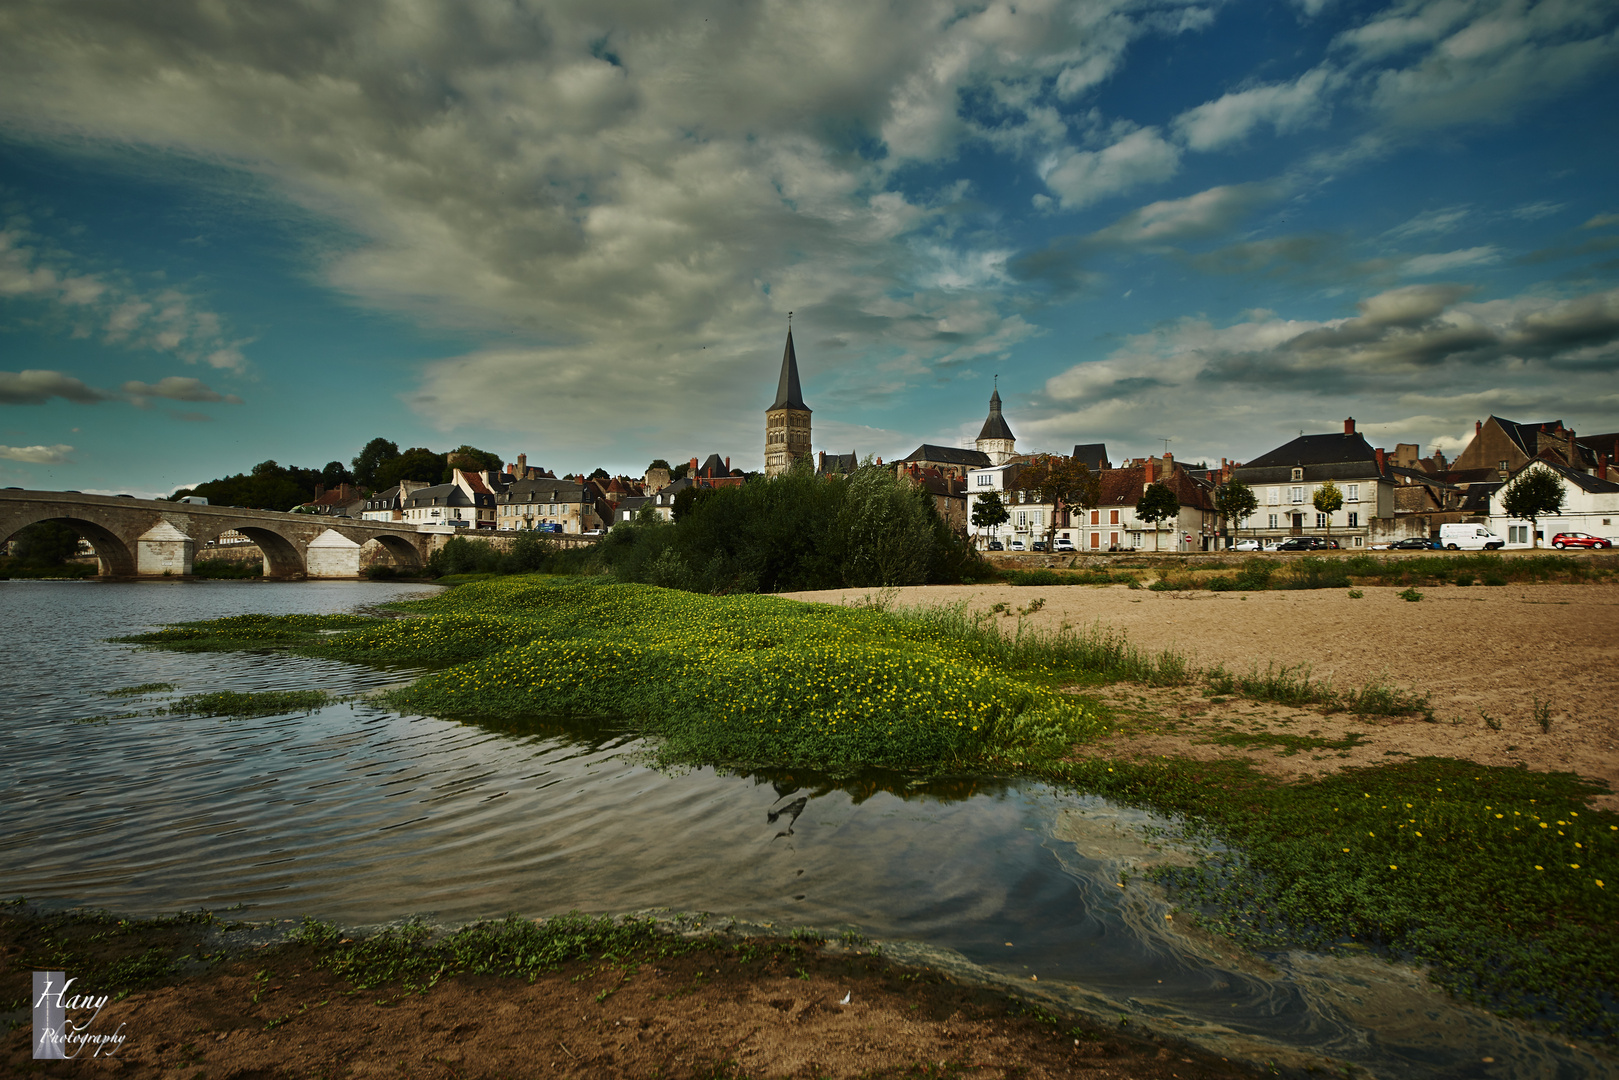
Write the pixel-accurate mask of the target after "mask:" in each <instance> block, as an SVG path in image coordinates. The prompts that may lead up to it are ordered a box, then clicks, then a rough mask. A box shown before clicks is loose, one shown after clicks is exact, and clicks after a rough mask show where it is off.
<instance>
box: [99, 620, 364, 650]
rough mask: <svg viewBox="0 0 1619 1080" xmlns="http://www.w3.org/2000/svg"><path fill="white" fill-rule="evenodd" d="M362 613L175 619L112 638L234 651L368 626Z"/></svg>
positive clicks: (281, 645)
mask: <svg viewBox="0 0 1619 1080" xmlns="http://www.w3.org/2000/svg"><path fill="white" fill-rule="evenodd" d="M378 621H379V620H377V619H374V618H368V617H367V616H364V615H233V616H231V617H230V618H226V619H209V620H207V621H206V622H196V623H178V624H176V625H173V626H165V627H164V628H163V629H161V630H154V631H152V632H151V633H146V634H134V635H131V636H129V637H119V638H113V639H112V640H113V641H120V642H124V643H126V644H131V645H157V646H161V647H163V648H165V649H172V650H174V651H176V652H235V651H239V650H247V649H285V648H290V647H291V646H294V645H301V644H306V643H308V642H312V641H318V640H319V639H320V638H321V636H322V633H323V632H326V631H332V630H351V629H353V628H354V627H357V626H370V625H372V624H373V623H376V622H378Z"/></svg>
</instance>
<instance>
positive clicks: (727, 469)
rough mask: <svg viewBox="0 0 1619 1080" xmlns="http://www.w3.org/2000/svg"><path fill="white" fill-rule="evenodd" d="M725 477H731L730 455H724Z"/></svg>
mask: <svg viewBox="0 0 1619 1080" xmlns="http://www.w3.org/2000/svg"><path fill="white" fill-rule="evenodd" d="M725 475H726V476H730V475H731V455H730V454H726V455H725Z"/></svg>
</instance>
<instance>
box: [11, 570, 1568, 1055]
mask: <svg viewBox="0 0 1619 1080" xmlns="http://www.w3.org/2000/svg"><path fill="white" fill-rule="evenodd" d="M220 584H224V583H220ZM19 585H20V586H21V587H15V586H19ZM379 591H380V592H382V593H386V592H387V591H389V590H386V589H383V588H381V587H379V586H372V585H363V584H355V585H350V586H348V587H347V588H346V589H332V588H331V587H330V586H328V585H325V584H315V583H310V584H307V585H282V586H269V587H266V586H263V585H257V584H241V585H237V586H236V587H235V588H232V587H231V586H230V585H229V584H224V587H223V588H221V587H219V585H208V586H202V587H200V588H197V589H195V590H193V589H192V587H191V586H180V587H168V586H160V585H148V584H144V583H142V584H132V585H126V586H106V585H96V586H85V585H77V586H75V585H64V586H60V587H56V588H54V589H53V588H52V587H50V586H41V585H39V584H35V583H27V584H23V583H0V614H3V615H4V625H5V626H6V627H7V629H8V631H10V636H9V639H8V641H7V646H8V647H7V649H6V650H4V651H3V652H0V692H3V693H4V698H3V700H5V701H6V703H7V712H6V715H5V716H4V718H3V720H0V723H3V724H4V731H5V734H6V743H7V750H8V761H7V765H8V768H7V769H6V770H5V772H4V777H3V779H0V814H3V815H4V818H5V820H6V823H7V828H6V831H5V834H4V836H3V837H0V881H4V882H5V883H6V889H7V892H8V893H11V894H12V895H16V894H25V895H29V896H32V897H38V898H55V899H60V900H73V901H80V902H87V903H93V904H97V905H102V906H106V907H109V908H113V909H117V910H120V911H128V912H131V913H137V914H153V913H158V912H165V911H173V910H176V909H178V908H184V907H194V906H199V905H200V906H208V907H214V908H223V907H228V906H231V905H233V904H237V903H244V904H247V905H248V906H249V913H248V916H247V917H249V918H271V917H276V918H279V917H289V918H296V917H298V916H300V915H303V914H306V913H307V914H313V915H319V916H321V917H323V918H329V919H334V920H336V921H338V922H340V923H342V924H345V925H351V926H352V925H361V924H373V923H378V922H384V921H387V920H390V919H394V918H397V917H400V916H403V915H408V914H420V915H424V916H426V917H429V918H432V919H436V920H439V921H445V922H454V921H462V920H467V919H473V918H478V917H481V916H491V915H501V914H505V913H507V912H510V911H518V912H522V913H525V914H530V915H541V914H547V913H553V912H560V911H567V910H569V909H579V910H583V911H590V912H618V911H632V910H638V909H649V908H666V909H674V910H685V911H694V912H695V911H710V912H719V913H724V914H726V915H732V916H735V917H738V918H741V919H747V920H752V921H755V922H759V923H767V924H774V925H778V926H779V925H806V924H807V925H814V926H819V927H823V928H849V929H856V928H857V929H860V930H861V931H863V932H865V933H867V934H871V935H874V936H877V937H880V938H884V939H887V940H888V941H891V942H895V943H896V944H894V945H893V946H892V948H893V949H894V950H896V951H898V952H900V953H901V954H902V955H911V956H914V957H916V958H919V959H922V960H923V961H924V962H927V963H933V964H936V965H939V966H943V967H946V968H955V969H957V970H960V971H962V972H963V973H968V974H972V975H974V977H978V978H984V979H990V980H1002V981H1004V982H1006V983H1007V984H1008V985H1013V986H1016V987H1017V988H1018V989H1019V990H1020V991H1023V992H1028V991H1030V990H1031V989H1034V988H1035V987H1038V991H1039V992H1040V993H1041V994H1043V995H1047V996H1050V997H1052V998H1054V999H1057V1000H1061V1001H1063V1002H1066V1003H1068V1004H1070V1005H1073V1006H1075V1007H1080V1008H1087V1009H1089V1010H1091V1011H1093V1012H1103V1013H1108V1014H1117V1013H1124V1014H1126V1015H1128V1016H1130V1017H1132V1018H1133V1019H1134V1022H1136V1023H1138V1024H1144V1025H1149V1026H1153V1027H1156V1028H1160V1029H1162V1030H1166V1031H1171V1032H1178V1033H1181V1034H1184V1035H1186V1036H1187V1037H1194V1038H1197V1039H1199V1040H1201V1041H1204V1042H1206V1043H1207V1044H1208V1045H1210V1046H1212V1047H1215V1048H1217V1049H1219V1050H1220V1051H1221V1052H1222V1053H1230V1054H1241V1055H1244V1056H1249V1057H1253V1058H1256V1059H1261V1060H1263V1059H1267V1058H1269V1059H1276V1060H1279V1061H1287V1060H1292V1061H1294V1062H1296V1063H1299V1064H1305V1063H1310V1062H1314V1061H1318V1060H1320V1056H1321V1055H1331V1056H1337V1057H1341V1058H1343V1059H1345V1060H1352V1061H1355V1062H1356V1063H1357V1064H1360V1065H1362V1066H1365V1067H1368V1068H1371V1069H1373V1070H1374V1071H1375V1072H1377V1073H1379V1074H1381V1075H1391V1076H1392V1075H1413V1076H1415V1075H1423V1076H1427V1075H1435V1074H1436V1071H1437V1072H1439V1073H1442V1074H1444V1075H1468V1069H1469V1068H1470V1067H1472V1063H1476V1062H1477V1061H1478V1060H1479V1059H1480V1058H1482V1057H1484V1056H1493V1057H1495V1058H1496V1059H1497V1061H1498V1062H1503V1063H1504V1062H1512V1063H1513V1064H1512V1066H1511V1068H1510V1070H1505V1071H1503V1072H1496V1073H1492V1074H1491V1075H1519V1076H1542V1075H1544V1076H1553V1075H1571V1076H1577V1075H1595V1074H1597V1073H1599V1072H1600V1068H1599V1067H1598V1066H1596V1065H1595V1064H1594V1063H1593V1062H1592V1061H1591V1059H1589V1058H1584V1057H1581V1056H1580V1055H1579V1054H1578V1053H1577V1052H1574V1051H1570V1050H1567V1049H1564V1048H1560V1047H1559V1046H1558V1045H1556V1044H1554V1043H1550V1042H1544V1041H1540V1040H1538V1039H1537V1038H1536V1037H1534V1036H1532V1035H1529V1034H1525V1033H1524V1032H1522V1031H1521V1030H1520V1029H1518V1028H1515V1027H1512V1026H1511V1025H1508V1024H1505V1023H1503V1022H1500V1021H1497V1020H1496V1019H1495V1018H1493V1017H1490V1016H1488V1014H1484V1013H1478V1012H1473V1011H1470V1010H1465V1009H1460V1008H1457V1007H1454V1006H1451V1005H1449V1004H1448V1003H1446V1002H1444V1001H1443V1000H1441V999H1439V998H1437V997H1435V996H1433V995H1431V994H1425V993H1424V992H1422V991H1421V990H1420V989H1418V988H1416V987H1414V986H1412V985H1409V982H1410V976H1409V974H1408V973H1405V972H1403V969H1387V970H1389V971H1391V972H1394V971H1398V972H1400V974H1399V976H1398V978H1394V977H1385V978H1384V980H1383V982H1379V981H1378V980H1377V978H1376V975H1377V970H1373V969H1371V968H1353V969H1350V968H1344V967H1341V965H1340V964H1339V962H1336V961H1324V960H1322V959H1320V958H1315V957H1294V956H1288V955H1284V956H1277V957H1271V958H1268V960H1269V962H1268V963H1266V962H1263V961H1255V960H1253V959H1251V958H1246V957H1242V956H1240V955H1237V954H1234V953H1231V952H1230V951H1229V950H1225V949H1223V948H1222V946H1221V944H1220V942H1219V941H1218V940H1217V939H1214V938H1210V937H1208V936H1206V935H1204V936H1199V935H1198V934H1197V933H1196V932H1195V931H1192V930H1183V929H1180V928H1178V927H1177V926H1176V924H1175V921H1174V920H1172V919H1166V918H1165V915H1166V914H1168V913H1169V909H1168V908H1167V906H1166V904H1165V902H1164V900H1163V899H1162V898H1161V897H1159V896H1158V895H1156V893H1155V892H1154V891H1153V890H1151V889H1150V888H1148V887H1146V886H1144V885H1143V884H1141V876H1140V875H1136V876H1134V877H1128V878H1127V877H1126V876H1125V872H1126V871H1128V870H1131V869H1136V868H1141V867H1143V866H1144V865H1146V864H1147V863H1149V862H1151V861H1154V860H1163V859H1167V858H1177V857H1185V856H1184V854H1182V855H1176V854H1175V853H1174V851H1173V849H1172V848H1171V849H1170V850H1168V851H1167V852H1166V851H1164V850H1158V849H1156V848H1154V846H1153V844H1152V843H1148V842H1145V841H1144V840H1143V839H1142V838H1143V837H1144V836H1145V835H1147V834H1146V832H1145V830H1146V828H1147V827H1149V826H1159V827H1162V826H1167V825H1168V824H1169V823H1167V822H1164V821H1162V820H1159V819H1155V818H1153V817H1152V816H1151V815H1148V814H1145V813H1142V812H1139V811H1133V810H1128V809H1124V808H1119V807H1113V806H1110V805H1109V804H1107V803H1106V802H1104V801H1102V800H1099V799H1095V798H1087V797H1082V796H1077V795H1074V794H1072V793H1068V792H1062V791H1057V790H1053V789H1050V788H1047V787H1045V786H1043V785H1040V784H1034V783H1022V782H1012V781H1007V780H1004V779H995V778H984V777H952V778H944V779H938V780H930V781H927V782H919V781H917V780H915V779H914V778H911V777H906V776H904V775H902V774H896V773H887V772H876V771H873V772H866V773H862V774H859V775H857V776H853V777H845V778H833V777H828V776H824V775H820V774H816V773H813V772H809V771H804V770H779V769H778V770H761V771H754V772H746V771H740V770H715V769H691V770H687V771H684V772H678V773H675V774H666V773H660V772H658V771H656V770H653V769H651V768H649V767H647V765H646V764H645V761H646V759H647V757H648V749H647V747H646V746H645V745H644V744H643V743H641V742H640V741H639V740H638V739H636V738H635V737H634V736H633V735H631V734H629V733H627V732H625V731H623V730H617V729H614V728H613V727H612V726H611V725H599V724H572V723H566V722H562V721H558V720H555V719H537V718H525V719H522V720H515V721H508V722H502V723H481V724H466V723H457V722H454V721H447V720H439V719H433V718H428V717H417V716H399V715H397V714H393V713H390V712H387V711H385V710H382V709H380V708H377V707H376V706H375V705H373V704H372V703H370V702H369V701H367V700H365V699H364V698H359V699H357V700H351V701H349V702H346V703H343V704H339V705H334V706H331V707H328V708H325V709H322V710H319V711H317V712H315V713H313V714H311V715H309V716H281V717H264V718H258V719H247V720H238V721H225V720H221V719H217V718H210V717H169V716H161V715H156V714H155V712H154V706H156V705H158V704H160V703H161V702H162V701H163V700H165V699H166V698H167V697H168V696H170V695H166V694H159V695H155V696H149V697H144V698H138V699H135V700H134V701H133V702H125V701H122V700H118V701H116V702H115V703H110V702H113V701H114V699H109V698H107V697H106V696H105V694H104V693H103V691H105V690H107V689H113V688H117V687H121V686H133V685H138V684H143V683H154V682H167V683H172V684H174V686H175V689H174V691H173V692H172V694H173V695H181V694H186V693H196V692H200V691H205V690H219V689H233V690H272V689H303V688H309V687H312V686H313V687H319V688H322V689H326V690H329V691H333V692H337V693H342V694H354V693H358V692H361V691H364V690H367V689H370V688H375V687H379V686H383V685H386V684H388V683H390V682H395V681H398V679H399V678H400V676H399V675H398V674H397V673H388V672H378V671H373V670H368V669H363V668H357V667H354V666H352V665H346V664H339V663H335V662H322V661H310V660H303V659H298V658H292V657H286V656H278V655H264V656H257V655H256V656H253V657H251V658H244V657H242V656H240V655H232V654H202V655H197V654H175V653H162V652H154V651H140V650H133V649H129V648H127V647H123V646H112V645H108V644H105V643H104V642H103V641H101V640H100V639H102V638H105V637H107V636H110V635H112V634H120V633H133V632H137V631H139V630H141V629H144V628H146V627H147V626H150V625H152V624H153V623H156V622H159V621H179V620H181V619H196V618H209V617H217V616H219V615H225V614H236V613H240V612H242V611H251V610H274V611H299V610H304V611H316V610H343V609H345V608H352V607H354V606H357V605H358V604H361V603H365V602H371V601H374V600H375V599H376V598H377V597H378V595H379ZM86 672H90V673H94V674H93V676H90V677H89V681H86V675H85V673H86ZM131 713H132V714H134V715H119V714H131ZM95 715H106V716H110V717H113V718H112V719H109V720H108V721H107V722H105V723H101V724H96V725H93V726H85V725H81V724H77V723H73V722H72V721H74V720H78V719H83V718H86V717H88V716H95ZM1121 881H1124V883H1125V885H1126V887H1123V888H1121V887H1120V882H1121ZM1008 942H1010V943H1011V945H1010V946H1008V944H1007V943H1008ZM905 943H910V944H905ZM1339 970H1343V971H1346V972H1349V971H1351V970H1352V977H1351V978H1344V977H1341V976H1337V975H1335V974H1334V972H1335V971H1339ZM1030 976H1038V983H1035V982H1034V980H1032V979H1031V978H1030ZM1399 979H1405V980H1407V981H1406V982H1405V983H1401V982H1399Z"/></svg>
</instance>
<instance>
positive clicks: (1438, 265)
mask: <svg viewBox="0 0 1619 1080" xmlns="http://www.w3.org/2000/svg"><path fill="white" fill-rule="evenodd" d="M1500 261H1501V249H1500V248H1498V247H1496V246H1495V245H1493V244H1487V245H1485V246H1483V247H1471V248H1466V249H1464V250H1461V251H1446V252H1443V253H1440V254H1435V255H1418V256H1416V257H1415V258H1411V259H1407V260H1406V261H1405V265H1404V267H1403V268H1402V271H1403V272H1404V273H1405V274H1406V275H1407V276H1409V277H1427V276H1428V275H1429V274H1443V273H1446V272H1448V271H1451V270H1458V269H1460V268H1461V267H1464V266H1488V265H1490V264H1491V263H1498V262H1500Z"/></svg>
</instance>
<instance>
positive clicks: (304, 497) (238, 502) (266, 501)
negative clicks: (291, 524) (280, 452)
mask: <svg viewBox="0 0 1619 1080" xmlns="http://www.w3.org/2000/svg"><path fill="white" fill-rule="evenodd" d="M319 479H320V473H318V472H316V471H315V470H314V469H299V468H292V469H284V468H282V467H281V466H280V465H278V464H276V463H275V461H274V460H271V461H261V462H259V463H258V464H257V465H255V466H253V470H252V472H251V473H236V474H235V475H233V476H226V477H223V478H221V479H219V480H210V481H208V482H207V483H205V484H198V485H197V486H196V487H194V488H181V489H180V490H179V491H176V492H175V493H174V494H173V495H171V496H169V498H170V499H172V500H179V499H182V498H184V497H185V496H187V495H201V496H202V497H203V498H205V499H207V500H208V501H209V502H210V503H212V504H214V505H215V506H244V507H247V508H248V509H250V510H283V511H284V510H291V509H292V508H293V507H294V506H298V505H301V504H302V503H306V502H308V501H309V500H310V499H313V498H314V497H315V484H316V483H317V482H318V481H319Z"/></svg>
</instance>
